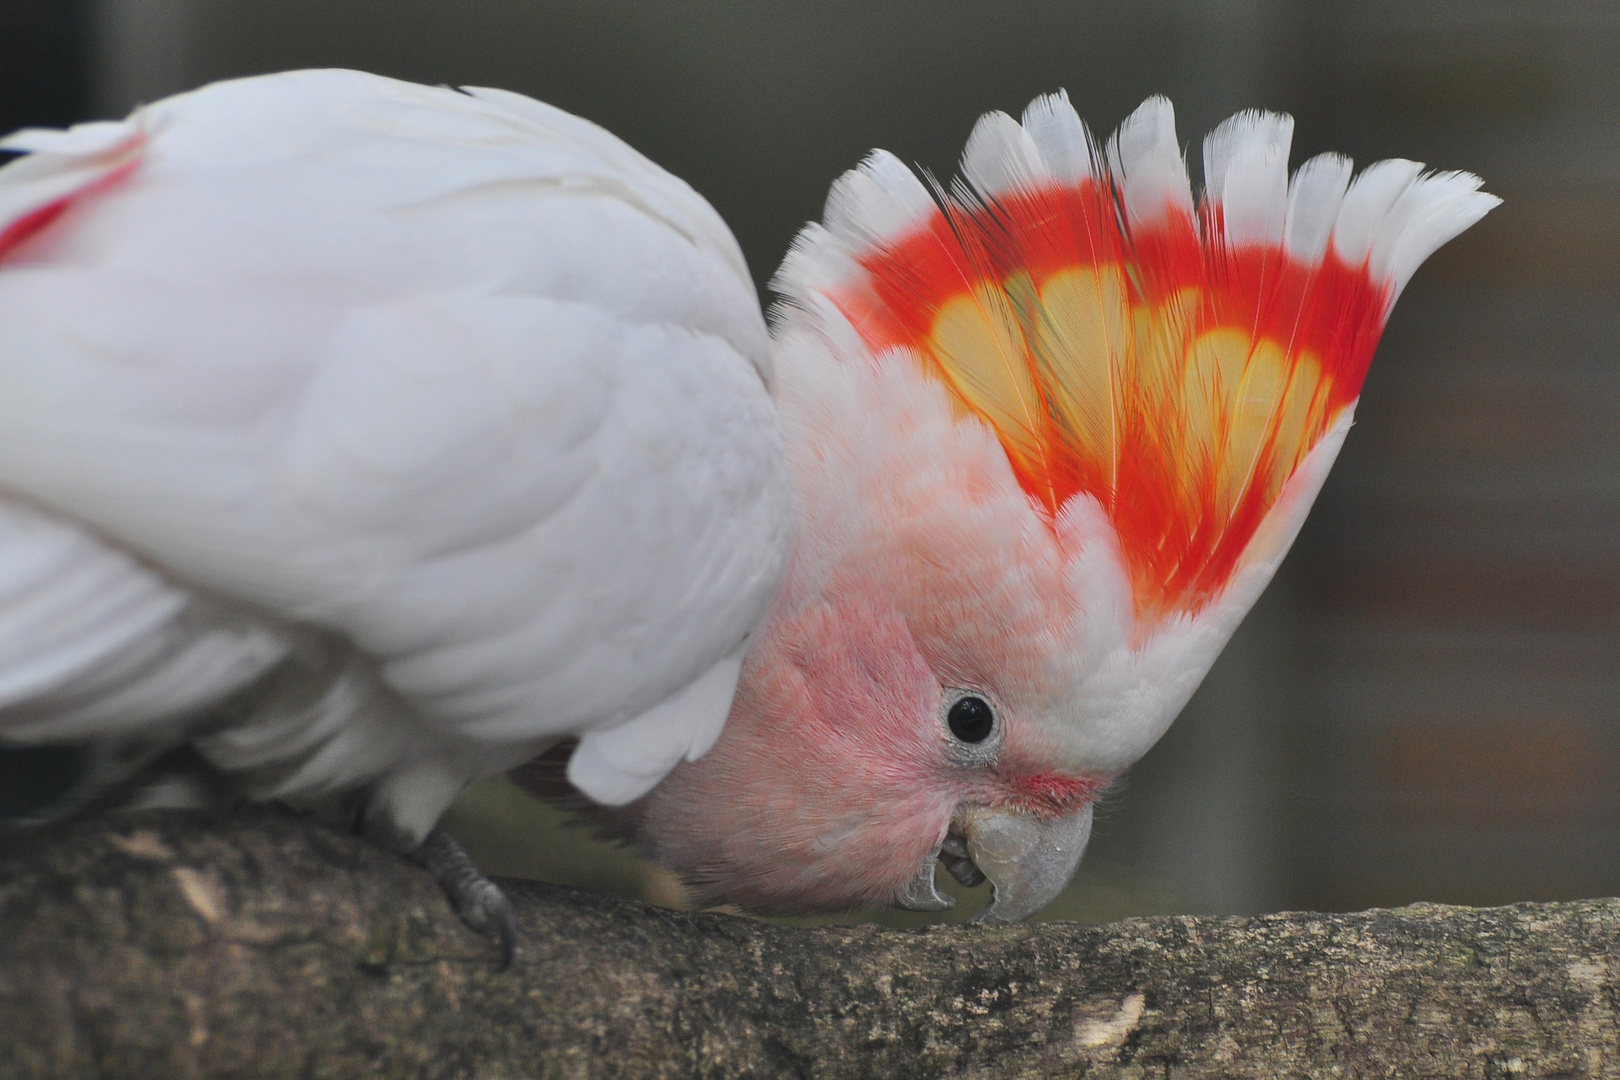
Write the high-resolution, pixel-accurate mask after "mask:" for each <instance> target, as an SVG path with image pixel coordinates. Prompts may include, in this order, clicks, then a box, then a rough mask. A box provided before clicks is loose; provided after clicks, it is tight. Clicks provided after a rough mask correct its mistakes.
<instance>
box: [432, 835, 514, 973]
mask: <svg viewBox="0 0 1620 1080" xmlns="http://www.w3.org/2000/svg"><path fill="white" fill-rule="evenodd" d="M410 857H411V859H412V860H413V861H415V862H418V863H420V864H421V865H422V866H424V867H426V868H427V871H428V872H429V873H430V874H432V875H433V876H434V877H435V878H437V879H438V882H439V884H440V885H441V886H442V887H443V888H444V891H445V895H447V896H448V897H449V898H450V904H451V906H453V907H454V908H455V909H456V913H457V914H458V915H460V916H461V919H462V921H463V922H465V923H466V924H467V925H468V926H470V927H472V928H473V929H474V930H476V931H478V932H479V933H480V934H483V935H485V936H486V937H491V938H494V939H495V941H496V943H497V944H498V945H499V947H500V960H499V962H498V963H497V965H496V969H495V970H497V971H505V970H506V969H507V968H508V967H510V966H511V965H512V957H513V955H514V954H515V953H516V952H517V912H516V911H514V910H513V908H512V901H511V900H510V899H508V898H507V895H506V893H505V892H503V891H502V890H501V887H500V886H499V885H497V884H495V883H494V882H493V881H491V880H489V878H487V877H485V876H484V874H483V872H482V871H481V870H479V869H478V867H477V866H474V865H473V861H472V859H471V858H470V857H469V856H468V855H467V852H466V849H465V848H463V847H462V846H461V845H460V844H458V843H457V842H456V841H455V840H454V839H453V838H452V837H451V836H450V834H449V833H447V832H445V831H444V830H442V829H434V830H433V831H432V832H430V833H428V835H427V839H426V840H423V841H422V843H421V845H420V846H419V847H417V849H416V850H415V851H413V852H411V855H410Z"/></svg>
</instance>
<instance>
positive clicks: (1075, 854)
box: [946, 803, 1091, 923]
mask: <svg viewBox="0 0 1620 1080" xmlns="http://www.w3.org/2000/svg"><path fill="white" fill-rule="evenodd" d="M951 829H952V831H953V832H955V833H958V834H959V835H960V836H961V837H962V840H963V841H964V845H963V846H965V847H966V849H967V852H966V854H967V856H968V857H969V858H970V859H972V860H973V862H972V865H973V866H974V867H977V868H978V871H979V872H980V873H981V874H983V875H984V876H985V877H987V878H989V879H990V884H991V886H993V887H994V889H995V896H994V898H993V899H992V900H991V901H990V903H989V904H987V905H986V906H985V908H984V910H983V911H981V912H979V913H978V914H977V915H975V916H973V921H974V922H987V923H1010V922H1018V921H1020V920H1022V919H1027V918H1029V917H1030V916H1031V915H1033V914H1035V913H1036V912H1037V911H1039V910H1041V908H1043V907H1045V906H1046V905H1047V904H1050V903H1051V902H1052V901H1053V900H1054V899H1056V897H1057V894H1058V893H1060V892H1062V891H1063V889H1064V887H1065V886H1066V885H1068V884H1069V879H1070V878H1072V877H1074V871H1075V868H1076V867H1078V866H1079V865H1080V856H1082V855H1084V854H1085V852H1086V841H1087V840H1089V839H1091V804H1090V803H1086V805H1085V806H1084V807H1082V808H1081V809H1080V810H1079V811H1077V812H1076V813H1073V814H1070V815H1068V816H1067V817H1060V818H1044V817H1037V816H1036V815H1034V814H1028V813H1019V812H1017V811H1013V810H992V809H986V808H984V807H969V808H966V809H963V810H960V811H958V812H957V815H956V819H955V820H954V821H953V822H952V823H951ZM946 868H947V869H949V870H951V871H952V873H953V874H954V873H955V868H954V867H952V866H951V864H950V863H949V862H947V863H946ZM956 876H957V880H959V881H960V880H962V879H961V876H960V875H956Z"/></svg>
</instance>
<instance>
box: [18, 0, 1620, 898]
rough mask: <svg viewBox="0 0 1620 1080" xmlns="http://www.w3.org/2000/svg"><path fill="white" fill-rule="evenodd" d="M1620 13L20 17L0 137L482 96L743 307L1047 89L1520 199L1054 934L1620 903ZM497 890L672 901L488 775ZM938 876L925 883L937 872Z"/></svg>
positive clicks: (1087, 868)
mask: <svg viewBox="0 0 1620 1080" xmlns="http://www.w3.org/2000/svg"><path fill="white" fill-rule="evenodd" d="M1617 55H1620V6H1617V5H1615V4H1613V3H1611V2H1608V0H1473V2H1466V3H1464V2H1442V0H1399V2H1395V0H1386V2H1351V0H1135V2H1132V3H1113V4H1105V3H1095V2H1082V0H1065V2H1058V0H1043V2H1028V0H1000V2H998V3H995V4H989V3H983V2H968V0H891V2H886V3H880V2H875V0H798V2H793V0H686V2H676V0H572V2H554V0H455V2H454V3H451V2H449V0H3V2H0V131H5V130H10V129H12V128H14V127H18V126H22V125H25V124H64V123H69V122H72V121H75V120H80V119H86V118H92V117H103V116H119V115H123V114H124V113H125V112H127V111H128V110H129V109H130V108H131V107H132V106H133V105H135V104H136V103H138V102H141V101H148V100H151V99H153V98H156V97H160V96H162V95H165V94H168V93H171V92H174V91H178V90H183V89H187V88H190V87H192V86H195V85H197V84H199V83H202V82H205V81H208V80H211V79H218V78H224V77H228V76H234V75H244V74H249V73H253V72H262V71H271V70H276V69H282V68H293V67H309V66H329V65H338V66H346V67H357V68H364V69H368V70H371V71H376V72H381V73H384V74H388V75H394V76H398V77H401V78H406V79H412V80H416V81H420V82H428V83H450V84H475V85H489V86H500V87H505V88H508V89H512V90H518V91H522V92H524V93H528V94H531V95H534V96H536V97H539V98H542V99H544V100H547V101H550V102H552V103H554V104H557V105H560V106H562V107H564V108H567V109H569V110H572V111H573V112H576V113H579V114H581V115H583V116H585V117H588V118H590V119H592V120H595V121H597V122H598V123H601V124H603V125H605V126H606V127H608V128H609V129H611V130H612V131H614V132H616V133H617V134H618V135H620V136H622V137H623V138H625V139H626V140H628V141H629V142H630V143H631V144H632V145H634V146H636V147H637V148H638V149H640V150H642V151H643V152H644V153H646V154H647V155H648V156H650V157H651V158H653V159H654V160H655V161H657V162H659V163H660V164H662V165H664V166H665V167H667V168H669V169H670V170H672V171H673V172H675V173H677V174H678V175H680V176H682V177H684V178H685V179H686V180H688V181H689V182H691V183H692V184H693V186H695V187H696V188H697V189H698V190H699V191H700V192H702V193H703V194H704V195H706V196H707V197H708V198H709V199H710V200H711V201H712V202H713V203H714V204H715V206H716V207H717V208H718V209H719V210H720V212H721V214H722V215H724V216H725V218H726V220H727V221H729V222H730V223H731V226H732V228H733V229H734V230H735V231H736V233H737V236H738V237H739V239H740V240H741V242H742V246H743V249H744V251H745V252H746V253H747V255H748V258H749V261H750V263H751V265H752V267H753V270H754V273H755V276H756V279H757V280H758V281H759V282H760V285H761V288H762V290H763V288H764V286H765V282H766V281H767V279H768V277H769V275H770V273H771V272H772V271H773V270H774V269H775V266H776V264H777V262H778V261H779V259H780V257H781V255H782V253H783V252H784V251H785V250H786V248H787V245H788V242H789V240H790V239H791V237H792V236H793V233H794V231H795V230H796V229H797V228H798V227H799V226H800V225H801V224H802V223H803V222H804V221H806V220H808V219H810V218H813V217H817V216H819V213H820V209H821V201H822V199H823V197H824V196H825V193H826V190H827V187H828V184H829V183H830V182H831V181H832V180H833V178H834V177H836V176H837V175H838V174H839V173H840V172H842V171H843V170H845V169H847V168H849V167H850V166H852V165H854V164H855V163H856V162H857V161H858V160H859V159H860V158H861V156H862V155H863V154H864V153H865V152H866V151H867V150H868V149H869V148H870V147H873V146H883V147H886V148H888V149H890V150H892V151H894V152H895V153H897V154H899V155H900V156H901V157H902V158H904V159H907V160H910V161H915V162H918V163H920V164H922V165H925V166H928V167H930V168H932V169H933V170H935V171H936V172H937V173H940V174H942V175H948V174H949V173H950V172H951V171H952V167H953V165H954V163H955V160H956V155H957V153H958V152H959V150H960V148H961V146H962V143H963V141H964V140H965V139H966V136H967V134H968V131H969V129H970V128H971V126H972V123H973V121H974V119H975V118H976V117H977V116H978V114H979V113H981V112H983V111H985V110H989V109H998V108H999V109H1005V110H1007V111H1010V112H1013V113H1015V114H1016V113H1017V112H1018V111H1019V110H1021V109H1022V107H1023V105H1024V104H1025V103H1026V102H1027V101H1028V100H1029V99H1030V98H1031V97H1033V96H1034V95H1036V94H1038V93H1042V92H1045V91H1049V90H1052V89H1055V88H1057V87H1066V88H1067V89H1068V91H1069V93H1070V95H1071V97H1072V99H1073V100H1074V103H1075V105H1076V106H1077V108H1078V109H1079V111H1080V113H1081V115H1082V116H1084V117H1086V118H1087V119H1088V120H1089V121H1090V123H1091V125H1092V127H1093V129H1094V130H1095V131H1097V132H1098V133H1099V134H1105V133H1106V132H1108V131H1109V130H1111V129H1112V128H1113V127H1114V125H1115V124H1117V123H1118V121H1119V120H1120V119H1122V118H1123V117H1124V116H1125V115H1126V114H1127V113H1128V112H1129V111H1130V110H1131V109H1132V108H1134V107H1135V106H1136V105H1137V104H1138V103H1139V102H1140V101H1141V100H1142V99H1143V98H1144V97H1146V96H1147V95H1149V94H1153V93H1164V94H1168V95H1169V96H1170V97H1171V98H1172V99H1173V100H1174V101H1175V104H1176V108H1177V115H1178V119H1179V126H1180V131H1181V137H1182V139H1183V141H1184V142H1185V143H1187V144H1189V145H1190V146H1191V148H1192V149H1191V152H1190V154H1189V157H1190V158H1191V159H1192V161H1193V168H1194V171H1195V177H1196V171H1197V159H1198V152H1197V142H1198V140H1199V139H1200V138H1201V137H1202V134H1203V133H1204V132H1205V131H1207V130H1208V129H1209V128H1210V127H1212V126H1213V125H1214V124H1215V123H1217V122H1219V121H1220V120H1221V119H1223V118H1224V117H1225V116H1227V115H1228V114H1230V113H1232V112H1234V111H1236V110H1238V109H1240V108H1247V107H1256V106H1257V107H1263V108H1269V109H1277V110H1284V111H1287V112H1291V113H1293V114H1294V116H1295V117H1296V118H1297V121H1298V126H1297V128H1296V133H1295V161H1296V162H1297V161H1299V160H1302V159H1303V158H1304V157H1306V156H1308V155H1310V154H1314V153H1317V152H1319V151H1322V150H1327V149H1335V150H1340V151H1344V152H1346V153H1349V154H1351V155H1353V156H1354V157H1355V158H1356V159H1357V161H1358V162H1359V163H1363V164H1365V163H1367V162H1371V161H1373V160H1376V159H1378V158H1382V157H1391V156H1400V157H1409V158H1415V159H1417V160H1421V161H1426V162H1429V163H1431V164H1432V165H1434V166H1436V167H1438V168H1460V169H1468V170H1471V171H1474V172H1478V173H1480V174H1481V175H1483V176H1484V177H1485V178H1486V182H1487V183H1486V186H1487V188H1488V190H1490V191H1493V192H1495V193H1497V194H1499V195H1501V196H1503V197H1504V198H1505V199H1506V203H1505V205H1503V206H1502V207H1501V208H1500V209H1499V210H1497V211H1496V212H1494V213H1493V214H1491V215H1490V216H1489V217H1488V218H1486V219H1485V221H1484V222H1483V223H1481V224H1480V225H1478V226H1476V227H1475V228H1474V229H1473V230H1471V231H1470V232H1468V233H1467V234H1465V235H1464V236H1463V237H1462V238H1461V239H1460V240H1458V241H1456V242H1454V243H1453V244H1451V245H1449V246H1448V247H1446V248H1444V249H1443V250H1442V251H1441V252H1440V253H1439V254H1438V255H1437V256H1436V257H1435V258H1433V259H1432V260H1430V262H1429V263H1428V264H1427V265H1426V266H1425V267H1424V268H1423V270H1422V271H1420V272H1419V274H1418V276H1417V277H1416V279H1415V280H1414V282H1413V284H1412V286H1411V287H1410V288H1409V289H1408V290H1407V292H1406V294H1405V295H1404V296H1403V297H1402V299H1401V302H1400V305H1399V307H1398V308H1397V309H1396V311H1395V314H1394V317H1393V319H1392V320H1391V322H1390V325H1389V329H1388V332H1387V333H1386V335H1385V338H1384V343H1383V345H1382V346H1381V348H1380V349H1379V354H1378V358H1377V360H1376V361H1375V363H1374V365H1373V370H1372V374H1371V376H1370V377H1369V379H1368V380H1367V384H1366V389H1365V392H1364V395H1363V398H1362V403H1361V406H1360V409H1359V411H1358V414H1357V419H1358V424H1357V428H1356V430H1355V432H1354V433H1353V434H1352V435H1351V437H1350V439H1349V442H1348V444H1347V445H1346V447H1345V450H1344V453H1343V456H1342V457H1341V458H1340V461H1339V465H1338V467H1337V469H1336V470H1335V471H1334V473H1333V476H1332V478H1331V479H1330V480H1329V481H1328V484H1327V487H1326V489H1325V490H1324V492H1323V493H1322V496H1321V499H1320V500H1319V502H1318V504H1317V507H1316V509H1315V511H1314V513H1313V514H1312V517H1311V519H1310V522H1309V524H1308V525H1307V526H1306V528H1305V532H1304V534H1303V535H1302V536H1301V537H1300V540H1299V542H1298V544H1297V545H1296V547H1295V549H1294V552H1293V554H1292V555H1291V556H1290V557H1289V560H1288V562H1287V564H1286V565H1285V567H1284V569H1283V571H1282V573H1281V574H1280V575H1279V577H1278V579H1277V581H1276V583H1275V584H1274V585H1273V586H1272V587H1271V589H1270V590H1269V591H1268V592H1267V594H1266V595H1265V597H1264V598H1263V599H1262V600H1261V602H1260V604H1259V606H1258V607H1257V608H1256V609H1255V611H1254V612H1253V614H1251V615H1250V617H1249V619H1248V621H1247V622H1246V623H1245V624H1244V626H1243V628H1242V630H1241V631H1240V632H1239V633H1238V635H1237V637H1236V638H1235V639H1234V640H1233V642H1232V644H1231V645H1230V646H1229V647H1228V649H1227V650H1226V653H1225V654H1224V655H1223V657H1222V658H1221V660H1220V662H1219V663H1218V664H1217V665H1216V667H1215V670H1214V671H1213V672H1212V673H1211V674H1210V676H1209V678H1208V680H1207V681H1206V683H1205V685H1204V687H1203V688H1202V690H1200V691H1199V693H1198V695H1197V697H1195V698H1194V699H1193V701H1192V703H1191V705H1190V706H1189V707H1188V708H1187V710H1186V712H1185V713H1184V714H1183V715H1182V717H1181V718H1180V719H1179V720H1178V721H1177V722H1176V724H1175V726H1174V727H1173V728H1172V729H1171V731H1170V733H1169V735H1168V736H1166V737H1165V739H1164V740H1163V741H1162V742H1161V743H1160V745H1159V746H1158V747H1156V748H1155V749H1154V750H1153V751H1152V752H1151V753H1150V754H1149V755H1148V756H1147V757H1146V758H1145V759H1144V760H1143V761H1142V762H1141V763H1140V765H1138V766H1137V767H1136V768H1135V769H1133V770H1132V771H1131V773H1130V774H1129V776H1128V777H1127V778H1126V779H1125V781H1124V782H1123V783H1122V784H1121V785H1119V786H1118V788H1117V789H1116V790H1115V791H1114V792H1113V793H1112V794H1111V795H1110V796H1109V797H1108V800H1107V802H1106V803H1105V805H1104V806H1103V807H1102V808H1101V812H1100V813H1099V816H1098V821H1097V826H1096V830H1095V833H1094V839H1093V841H1092V847H1091V852H1090V854H1089V855H1088V856H1087V858H1086V861H1085V862H1084V863H1083V864H1082V866H1081V870H1080V873H1079V875H1078V877H1077V879H1076V882H1075V884H1074V886H1073V887H1071V889H1070V891H1069V893H1068V894H1066V895H1065V897H1064V898H1063V899H1062V900H1061V901H1060V902H1059V903H1058V904H1056V905H1054V907H1053V908H1052V909H1051V910H1049V912H1048V915H1049V916H1053V917H1061V918H1080V919H1087V920H1106V919H1113V918H1118V917H1122V916H1126V915H1132V914H1156V913H1167V912H1188V913H1214V912H1232V913H1244V912H1258V911H1266V910H1276V909H1282V908H1301V907H1308V908H1319V909H1354V908H1362V907H1367V906H1371V905H1393V904H1403V903H1409V902H1412V901H1417V900H1432V901H1450V902H1460V903H1470V904H1491V903H1503V902H1508V901H1513V900H1531V899H1534V900H1550V899H1557V898H1572V897H1581V896H1595V895H1612V894H1616V893H1620V784H1617V782H1616V781H1617V779H1620V685H1617V683H1620V619H1617V618H1616V616H1620V363H1617V360H1620V355H1617V353H1620V305H1617V303H1616V301H1617V299H1620V64H1616V63H1615V59H1614V58H1615V57H1616V56H1617ZM452 824H453V827H454V828H455V829H456V830H457V831H458V832H459V833H460V834H461V835H462V836H463V838H464V839H465V840H466V841H467V843H468V845H469V847H470V848H472V849H473V851H474V853H475V855H477V857H478V858H480V859H481V860H482V861H483V862H484V864H485V867H486V869H488V870H491V871H493V872H496V873H515V874H523V875H532V876H538V877H542V878H548V879H551V880H560V881H565V882H571V883H582V884H594V885H597V886H600V887H608V888H617V889H622V890H625V891H629V892H633V893H638V894H640V895H644V896H648V897H650V898H652V899H655V900H658V901H660V902H666V903H678V902H679V894H678V890H677V889H676V888H675V887H674V886H673V885H672V883H670V882H667V881H664V880H662V879H661V878H659V876H658V875H656V874H652V873H650V872H649V871H648V870H647V869H646V868H645V867H643V866H641V865H640V864H639V863H637V862H636V861H635V859H634V858H633V857H631V856H629V855H628V854H626V853H624V852H620V851H614V850H610V849H605V848H601V847H598V846H594V845H592V844H591V843H590V842H589V841H588V839H587V838H585V837H583V836H582V835H581V834H579V833H578V832H577V831H576V830H571V829H563V828H561V827H560V825H559V823H558V821H557V819H556V818H555V816H553V815H550V814H549V813H547V812H545V811H543V810H540V809H537V808H536V807H535V806H534V805H533V804H530V803H527V802H526V801H525V800H524V799H523V797H522V796H520V795H518V794H517V793H516V791H515V789H512V788H510V787H509V786H505V785H503V784H501V783H495V784H492V785H487V786H485V787H483V788H481V789H477V790H475V791H474V792H471V793H469V795H468V797H467V798H466V799H464V800H463V802H462V804H461V805H460V806H459V807H458V809H457V810H456V811H455V812H454V815H453V818H452ZM941 877H942V878H943V877H944V875H941Z"/></svg>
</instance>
